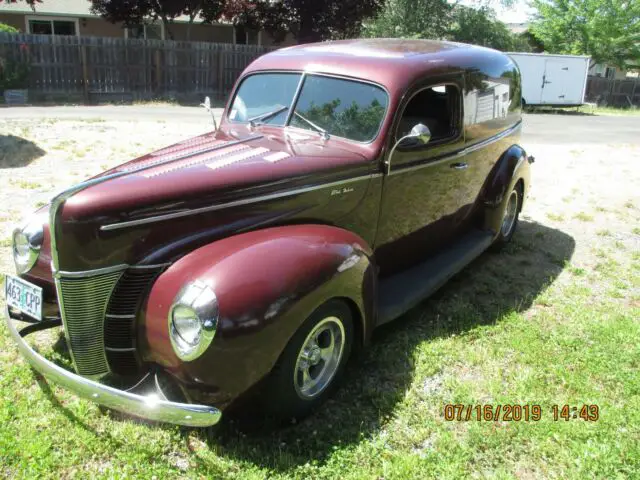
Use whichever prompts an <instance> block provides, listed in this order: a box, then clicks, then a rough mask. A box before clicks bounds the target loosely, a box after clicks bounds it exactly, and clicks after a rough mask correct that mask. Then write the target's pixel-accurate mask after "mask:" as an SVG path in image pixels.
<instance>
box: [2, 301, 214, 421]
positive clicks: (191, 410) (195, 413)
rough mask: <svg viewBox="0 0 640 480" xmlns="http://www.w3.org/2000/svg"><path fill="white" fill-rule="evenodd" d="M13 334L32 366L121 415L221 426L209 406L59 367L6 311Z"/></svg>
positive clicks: (61, 384) (58, 382) (59, 383)
mask: <svg viewBox="0 0 640 480" xmlns="http://www.w3.org/2000/svg"><path fill="white" fill-rule="evenodd" d="M5 316H6V319H7V324H8V326H9V333H10V334H11V336H12V337H13V339H14V340H15V342H16V344H17V345H18V349H19V350H20V353H22V355H23V356H24V357H25V358H26V359H27V360H28V361H29V363H30V364H31V366H32V367H33V368H34V369H35V370H37V371H38V372H40V373H41V374H42V375H44V376H45V377H47V378H49V379H50V380H52V381H53V382H55V383H56V384H58V385H60V386H62V387H64V388H66V389H67V390H70V391H72V392H73V393H75V394H76V395H78V396H80V397H83V398H86V399H88V400H91V401H93V402H95V403H98V404H100V405H103V406H105V407H108V408H112V409H114V410H118V411H120V412H124V413H127V414H129V415H134V416H136V417H140V418H144V419H147V420H154V421H159V422H167V423H174V424H177V425H185V426H189V427H208V426H210V425H215V424H216V423H218V421H219V420H220V417H221V415H222V414H221V412H220V410H218V409H216V408H214V407H210V406H207V405H194V404H189V403H177V402H170V401H167V400H161V399H158V398H157V397H155V396H143V395H138V394H135V393H132V392H129V391H125V390H118V389H116V388H113V387H110V386H108V385H104V384H102V383H98V382H95V381H93V380H90V379H88V378H85V377H82V376H80V375H77V374H75V373H73V372H70V371H68V370H65V369H64V368H61V367H59V366H58V365H56V364H55V363H53V362H50V361H49V360H47V359H46V358H44V357H43V356H42V355H39V354H38V353H37V352H36V351H35V350H33V349H32V348H31V347H30V346H29V345H28V344H27V342H26V341H25V340H24V338H23V336H24V335H27V334H28V333H30V332H28V333H23V334H21V332H19V331H18V330H17V329H16V327H15V325H14V321H13V319H12V318H11V315H10V312H9V308H8V307H6V308H5Z"/></svg>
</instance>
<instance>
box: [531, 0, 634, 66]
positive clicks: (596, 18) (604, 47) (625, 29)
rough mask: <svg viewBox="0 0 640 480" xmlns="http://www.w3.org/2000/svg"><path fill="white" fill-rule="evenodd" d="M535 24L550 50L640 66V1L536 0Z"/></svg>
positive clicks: (601, 61) (543, 41)
mask: <svg viewBox="0 0 640 480" xmlns="http://www.w3.org/2000/svg"><path fill="white" fill-rule="evenodd" d="M533 5H534V7H535V8H536V9H537V10H538V15H537V19H536V20H535V21H534V23H533V24H532V26H531V31H532V33H533V35H534V36H535V37H536V38H538V39H539V40H540V41H541V42H542V43H543V44H544V46H545V48H546V49H547V51H549V52H550V53H568V54H574V55H591V58H592V62H593V63H609V64H612V65H615V66H617V67H620V68H623V69H624V68H631V67H638V66H640V2H639V1H638V0H533Z"/></svg>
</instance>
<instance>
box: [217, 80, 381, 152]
mask: <svg viewBox="0 0 640 480" xmlns="http://www.w3.org/2000/svg"><path fill="white" fill-rule="evenodd" d="M268 73H292V74H300V82H299V83H298V86H297V87H296V92H295V94H294V95H293V98H292V100H291V105H290V106H289V110H288V112H287V119H286V120H285V123H284V124H283V125H278V126H279V127H282V128H283V130H285V131H286V129H287V128H298V127H295V126H292V125H289V123H290V121H291V117H292V116H293V112H294V110H295V108H296V106H297V105H298V99H299V97H300V93H301V92H302V87H303V85H304V80H305V78H306V77H307V75H314V76H318V77H327V78H336V79H339V80H348V81H352V82H357V83H364V84H368V85H373V86H374V87H378V88H379V89H381V90H382V91H383V92H384V93H385V94H386V95H387V106H386V107H385V109H384V114H383V115H382V118H381V120H380V125H379V126H378V131H377V132H376V134H375V136H374V137H373V138H372V139H371V140H369V141H368V142H359V141H358V140H353V139H351V138H346V137H340V136H338V135H334V134H331V133H330V134H329V135H330V138H331V139H333V138H337V139H340V140H345V141H347V142H353V143H357V144H359V145H371V144H372V143H373V142H375V141H376V140H377V139H378V137H380V133H381V132H382V127H383V126H384V124H385V121H386V120H387V117H388V116H389V106H390V105H391V94H390V93H389V90H388V89H387V87H385V86H384V85H382V84H380V83H377V82H373V81H371V80H366V79H364V78H359V77H350V76H348V75H338V74H334V73H324V72H317V71H313V70H256V71H253V72H249V73H247V74H246V75H244V76H243V77H242V78H240V79H238V81H237V82H236V86H235V88H234V89H233V91H232V92H231V96H230V100H229V103H228V107H227V111H226V112H225V114H224V115H223V119H224V120H225V121H227V122H229V123H232V124H239V125H248V122H237V121H234V120H232V119H230V118H229V114H230V113H231V107H232V106H233V103H234V101H235V99H236V95H237V94H238V90H239V89H240V87H241V86H242V84H243V83H244V81H245V80H246V79H247V78H249V77H251V76H253V75H263V74H268ZM274 126H275V125H274ZM299 130H303V131H309V132H313V130H306V129H303V128H299Z"/></svg>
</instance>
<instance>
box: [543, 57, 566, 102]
mask: <svg viewBox="0 0 640 480" xmlns="http://www.w3.org/2000/svg"><path fill="white" fill-rule="evenodd" d="M570 82H571V76H570V71H569V64H568V62H566V61H564V60H557V59H547V60H546V61H545V64H544V76H543V77H542V102H541V103H544V104H551V105H563V104H565V103H572V102H570V101H569V99H568V98H567V89H568V88H569V83H570Z"/></svg>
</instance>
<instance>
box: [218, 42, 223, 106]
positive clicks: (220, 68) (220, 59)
mask: <svg viewBox="0 0 640 480" xmlns="http://www.w3.org/2000/svg"><path fill="white" fill-rule="evenodd" d="M223 62H224V50H222V49H220V50H218V62H217V63H218V65H217V68H218V75H217V83H218V85H216V86H217V88H216V90H217V92H216V95H217V97H218V100H219V99H220V98H223V97H224V91H223V90H224V85H223V80H224V76H223V75H224V66H223Z"/></svg>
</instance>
